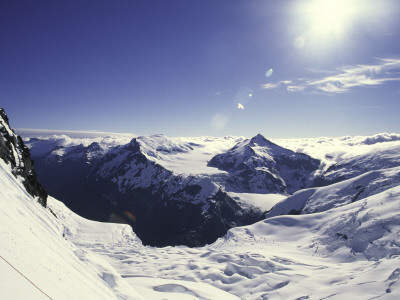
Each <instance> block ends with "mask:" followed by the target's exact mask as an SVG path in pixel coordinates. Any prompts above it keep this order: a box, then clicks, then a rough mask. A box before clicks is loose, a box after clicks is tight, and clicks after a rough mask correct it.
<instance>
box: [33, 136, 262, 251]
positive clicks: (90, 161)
mask: <svg viewBox="0 0 400 300" xmlns="http://www.w3.org/2000/svg"><path fill="white" fill-rule="evenodd" d="M37 145H38V144H37ZM35 160H36V162H37V167H38V170H39V171H38V172H39V176H40V178H41V180H42V181H43V182H44V184H45V185H46V187H47V188H48V190H49V192H50V193H51V194H52V195H54V196H55V197H56V198H58V199H60V200H61V201H63V202H64V203H66V205H67V206H69V207H70V208H71V209H72V210H74V211H75V212H77V213H78V214H80V215H82V216H84V217H86V218H90V219H94V220H98V221H113V222H126V223H128V224H130V225H131V226H132V228H133V229H134V231H135V233H136V234H137V235H138V236H139V237H140V239H141V240H142V241H143V243H144V244H148V245H152V246H166V245H187V246H201V245H204V244H208V243H212V242H214V241H215V240H216V239H217V238H218V237H221V236H223V235H224V234H225V233H226V232H227V230H228V229H230V228H232V227H235V226H241V225H247V224H251V223H254V222H256V221H258V220H260V219H261V218H262V217H263V213H262V212H261V211H258V210H256V209H243V208H241V207H240V206H239V205H238V204H237V203H236V201H234V200H233V199H232V198H231V197H229V196H228V195H227V194H226V193H224V192H223V191H222V190H221V189H220V187H219V186H218V185H216V184H215V183H214V182H213V181H212V180H211V179H210V178H209V177H207V176H200V175H198V176H193V175H177V174H174V173H173V172H171V171H170V170H167V169H166V168H164V167H163V166H161V165H159V164H158V163H157V162H155V161H154V160H151V159H149V157H148V154H146V152H145V151H143V149H142V145H141V144H140V143H139V142H138V141H137V139H133V140H132V141H131V142H130V143H128V144H126V145H124V146H118V147H114V148H111V149H108V150H107V149H103V148H102V147H101V146H100V145H99V144H97V143H93V144H91V145H89V146H88V147H84V146H82V145H79V146H74V147H70V148H68V149H65V148H63V147H62V146H55V147H54V149H53V150H52V151H50V152H49V153H46V154H42V155H41V156H40V157H35Z"/></svg>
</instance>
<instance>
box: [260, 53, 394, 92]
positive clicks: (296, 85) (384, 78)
mask: <svg viewBox="0 0 400 300" xmlns="http://www.w3.org/2000/svg"><path fill="white" fill-rule="evenodd" d="M325 74H326V73H325ZM390 81H400V59H388V58H387V59H379V64H376V65H356V66H345V67H341V68H339V69H337V70H336V71H335V72H332V73H330V74H329V75H328V76H324V77H321V78H313V79H307V78H297V79H295V80H283V81H279V82H277V83H267V84H264V85H263V86H262V88H264V89H270V90H271V89H277V88H282V87H284V88H286V90H287V91H289V92H301V91H308V92H324V93H330V94H332V93H346V92H349V91H350V90H351V89H352V88H355V87H368V86H378V85H382V84H385V83H387V82H390Z"/></svg>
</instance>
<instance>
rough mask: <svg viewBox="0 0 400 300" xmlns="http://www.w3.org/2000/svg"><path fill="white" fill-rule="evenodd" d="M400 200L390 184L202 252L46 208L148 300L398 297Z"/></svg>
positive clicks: (271, 222)
mask: <svg viewBox="0 0 400 300" xmlns="http://www.w3.org/2000/svg"><path fill="white" fill-rule="evenodd" d="M399 203H400V187H393V188H390V189H388V190H386V191H382V192H380V193H377V194H375V195H372V196H369V197H366V198H364V199H363V200H361V201H357V202H354V203H352V204H348V205H343V206H341V207H338V208H333V209H330V210H328V211H325V212H321V213H314V214H309V215H296V216H279V217H274V218H270V219H267V220H265V221H261V222H258V223H256V224H253V225H249V226H245V227H238V228H234V229H231V230H230V231H229V232H228V234H227V235H226V236H225V237H223V238H221V239H219V240H217V241H216V242H215V243H214V244H212V245H210V246H205V247H202V248H187V247H165V248H153V247H144V246H141V245H140V242H139V241H137V240H136V239H126V240H113V239H110V238H107V234H106V233H105V232H102V230H104V229H105V227H104V229H102V230H98V229H96V228H93V227H92V226H87V225H85V224H82V225H79V227H78V228H81V229H80V230H78V231H76V230H75V229H74V227H75V226H77V225H78V224H80V222H82V221H79V222H76V221H70V220H71V219H73V218H74V217H72V218H71V215H70V214H69V213H66V211H65V208H64V207H63V205H62V204H60V203H57V202H54V203H53V201H51V202H50V203H49V206H50V207H52V208H53V209H54V211H55V212H56V214H58V215H60V216H62V215H63V214H64V215H65V216H66V217H60V219H62V220H65V222H66V223H65V225H64V226H65V227H66V228H71V229H70V230H69V232H70V233H69V234H68V235H66V238H67V239H68V240H70V241H72V242H74V243H75V244H76V245H78V246H79V247H82V248H86V249H87V250H88V251H91V252H95V253H97V254H99V255H101V256H102V257H103V258H104V259H106V260H107V261H108V263H110V265H112V266H113V267H114V268H115V269H116V270H117V271H118V273H119V274H121V276H122V277H123V278H124V279H125V280H126V281H127V282H128V283H129V284H130V285H131V286H132V287H134V288H135V289H136V290H137V291H141V292H142V293H143V295H146V298H147V299H231V298H232V299H234V297H233V296H229V295H228V294H225V295H223V296H221V295H222V294H218V293H220V291H221V290H224V291H226V292H229V293H230V294H233V295H236V296H237V297H239V298H241V299H248V300H253V299H325V298H329V299H398V297H400V280H399V279H400V259H399V257H400V243H399V242H398V240H399V238H398V237H399V235H400V216H399V214H398V209H399ZM104 237H105V238H104ZM203 284H209V285H212V286H213V287H215V288H218V290H211V289H209V288H207V287H208V286H203ZM201 291H203V292H204V293H205V294H201ZM160 292H165V294H160ZM206 292H207V293H215V294H214V296H210V294H206ZM168 293H170V294H168ZM216 295H218V296H216ZM179 296H181V297H182V298H179ZM229 297H231V298H229Z"/></svg>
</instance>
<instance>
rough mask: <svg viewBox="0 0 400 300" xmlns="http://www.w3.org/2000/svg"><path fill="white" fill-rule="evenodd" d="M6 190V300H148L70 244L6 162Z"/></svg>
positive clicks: (2, 194) (2, 198)
mask: <svg viewBox="0 0 400 300" xmlns="http://www.w3.org/2000/svg"><path fill="white" fill-rule="evenodd" d="M0 187H1V188H0V202H1V205H0V237H1V242H0V253H1V260H0V268H1V272H0V274H1V278H2V280H0V285H1V288H0V290H1V297H4V298H3V299H27V298H29V299H48V298H49V297H50V298H52V299H82V298H85V299H117V298H118V297H121V298H122V299H142V298H141V297H140V296H139V295H138V294H137V293H136V292H135V291H134V289H133V288H131V287H130V286H128V285H127V284H126V283H125V282H124V281H123V280H122V278H121V277H120V276H119V275H118V274H117V273H116V272H115V271H114V269H113V268H112V267H111V266H109V264H107V263H106V262H105V261H104V260H103V259H101V258H99V257H98V256H95V255H92V254H91V253H88V252H87V251H86V250H84V249H79V248H77V247H76V246H74V245H73V244H71V243H70V242H68V241H66V240H65V239H64V238H63V225H62V223H61V222H60V220H59V219H57V218H55V216H54V215H53V214H52V213H51V212H50V211H49V210H45V209H44V208H43V207H42V206H41V205H40V204H39V203H38V202H37V201H36V199H33V198H32V196H30V195H29V194H28V193H27V192H26V190H25V188H24V187H23V185H22V184H21V183H20V182H19V181H17V180H16V179H15V178H14V177H13V176H12V174H11V169H10V167H9V166H8V165H7V164H5V163H4V161H3V160H0ZM111 281H113V282H115V284H110V283H111ZM46 295H47V296H46Z"/></svg>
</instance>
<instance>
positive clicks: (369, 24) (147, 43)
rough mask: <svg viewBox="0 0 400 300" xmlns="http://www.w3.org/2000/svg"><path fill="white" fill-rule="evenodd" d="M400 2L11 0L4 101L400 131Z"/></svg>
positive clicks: (104, 112)
mask: <svg viewBox="0 0 400 300" xmlns="http://www.w3.org/2000/svg"><path fill="white" fill-rule="evenodd" d="M318 1H320V2H319V3H322V2H324V0H318ZM339 2H340V3H342V2H341V1H336V3H339ZM398 2H399V1H395V0H380V1H374V0H364V1H363V0H347V1H344V2H343V3H344V4H338V5H337V6H336V7H338V9H337V10H336V8H333V9H332V8H329V5H330V4H329V3H328V4H326V5H327V7H325V8H323V9H322V10H321V8H318V7H317V6H318V5H320V4H316V1H315V0H313V1H307V0H303V1H284V0H282V1H275V0H270V1H268V0H264V1H251V0H243V1H239V0H227V1H222V0H218V1H215V0H210V1H208V0H181V1H167V0H159V1H144V0H143V1H124V0H117V1H101V0H96V1H94V0H93V1H88V0H81V1H71V0H69V1H50V0H49V1H9V0H2V1H1V2H0V42H1V44H0V106H2V107H4V108H5V109H6V112H7V113H8V115H9V117H10V119H11V125H12V126H13V127H14V128H38V129H65V130H98V131H110V132H133V133H136V134H154V133H164V134H166V135H169V136H197V135H218V136H223V135H244V136H249V137H250V136H252V135H255V134H257V133H262V134H264V135H265V136H267V137H271V138H279V137H282V138H283V137H316V136H341V135H370V134H375V133H379V132H400V118H399V112H400V3H398ZM346 3H347V4H346ZM324 9H325V10H328V11H329V14H327V15H326V16H325V15H324V14H325V12H324ZM335 14H337V15H335ZM331 16H333V17H334V18H333V19H334V20H335V24H331V23H329V22H332V21H331V20H329V19H330V18H331ZM327 22H328V23H327ZM270 69H272V71H269V72H268V70H270ZM267 72H268V74H267V75H268V76H267V75H266V73H267ZM238 103H240V104H241V106H240V107H241V108H243V107H244V109H239V108H238Z"/></svg>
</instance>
